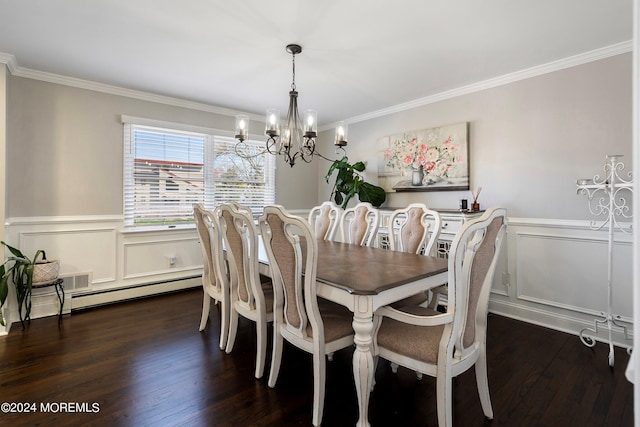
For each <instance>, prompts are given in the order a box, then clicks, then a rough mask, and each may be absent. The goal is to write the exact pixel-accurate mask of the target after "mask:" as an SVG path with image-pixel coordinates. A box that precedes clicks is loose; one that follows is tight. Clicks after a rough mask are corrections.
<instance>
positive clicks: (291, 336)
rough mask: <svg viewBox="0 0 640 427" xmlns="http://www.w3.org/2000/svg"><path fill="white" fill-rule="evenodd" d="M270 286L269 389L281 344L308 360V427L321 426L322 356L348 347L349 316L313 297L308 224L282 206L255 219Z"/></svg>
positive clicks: (313, 243)
mask: <svg viewBox="0 0 640 427" xmlns="http://www.w3.org/2000/svg"><path fill="white" fill-rule="evenodd" d="M259 224H260V230H261V235H262V239H263V242H264V245H265V249H266V252H267V257H268V259H269V267H270V269H271V278H272V280H273V286H274V300H275V305H274V307H275V308H274V320H273V355H272V360H271V372H270V373H269V381H268V385H269V387H272V388H273V387H275V384H276V381H277V379H278V373H279V371H280V365H281V362H282V350H283V340H286V341H288V342H289V343H291V344H293V345H294V346H296V347H298V348H299V349H301V350H303V351H306V352H308V353H311V354H312V355H313V419H312V421H313V425H314V426H318V425H320V422H321V421H322V412H323V408H324V394H325V377H326V358H325V356H327V355H329V354H331V353H333V352H335V351H337V350H340V349H343V348H346V347H350V346H352V345H353V337H354V333H353V327H352V322H353V314H352V313H351V312H349V310H347V309H346V308H344V307H342V306H339V305H337V304H334V303H332V302H329V301H326V300H319V299H318V297H317V294H316V270H317V262H318V242H317V240H316V238H315V235H314V233H313V231H312V229H311V225H310V224H309V222H308V221H306V220H304V219H302V218H299V217H296V216H293V215H290V214H289V213H288V212H287V211H286V210H285V209H284V208H283V207H282V206H267V207H265V208H264V213H263V214H262V215H261V216H260V218H259ZM303 272H304V274H303Z"/></svg>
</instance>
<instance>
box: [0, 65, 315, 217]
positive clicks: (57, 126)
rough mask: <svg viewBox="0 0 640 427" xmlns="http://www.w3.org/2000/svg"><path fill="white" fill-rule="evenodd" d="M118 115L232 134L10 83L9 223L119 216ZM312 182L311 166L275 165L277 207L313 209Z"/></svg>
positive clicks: (133, 105)
mask: <svg viewBox="0 0 640 427" xmlns="http://www.w3.org/2000/svg"><path fill="white" fill-rule="evenodd" d="M123 114H125V115H130V116H136V117H144V118H149V119H155V120H164V121H169V122H176V123H183V124H188V125H194V126H203V127H208V128H214V129H222V130H228V131H230V132H229V133H230V134H231V132H232V131H233V128H234V118H233V117H230V116H224V115H220V114H213V113H209V112H204V111H197V110H192V109H187V108H181V107H176V106H171V105H166V104H161V103H155V102H149V101H143V100H139V99H133V98H128V97H124V96H117V95H110V94H106V93H101V92H94V91H90V90H86V89H80V88H74V87H69V86H64V85H59V84H53V83H47V82H42V81H37V80H33V79H28V78H22V77H16V76H13V77H12V78H11V81H10V84H9V89H8V129H7V130H8V138H7V159H8V160H7V164H8V165H7V176H8V178H7V185H6V188H7V216H8V217H9V218H12V217H41V216H77V215H121V214H122V161H123V160H122V157H123V153H122V150H123V141H122V138H123V137H122V124H121V121H120V116H121V115H123ZM4 116H5V115H4V114H3V115H2V117H4ZM254 125H256V129H257V127H259V126H257V124H255V123H254ZM256 129H252V130H256ZM316 175H317V167H316V166H315V165H296V166H295V167H294V168H293V169H291V168H290V167H289V166H288V165H286V164H284V163H283V162H281V161H279V162H278V168H277V171H276V201H277V202H278V203H280V204H283V205H285V206H287V207H290V208H301V207H308V206H312V205H313V204H314V203H315V200H316V198H317V186H316V181H315V177H316Z"/></svg>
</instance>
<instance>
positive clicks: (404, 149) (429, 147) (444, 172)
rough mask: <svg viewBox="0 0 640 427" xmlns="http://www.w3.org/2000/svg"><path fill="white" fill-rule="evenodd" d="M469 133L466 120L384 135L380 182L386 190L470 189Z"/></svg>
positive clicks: (380, 142) (379, 171) (379, 150)
mask: <svg viewBox="0 0 640 427" xmlns="http://www.w3.org/2000/svg"><path fill="white" fill-rule="evenodd" d="M468 135H469V126H468V123H467V122H462V123H456V124H452V125H447V126H440V127H434V128H430V129H423V130H418V131H412V132H403V133H399V134H396V135H390V136H385V137H383V138H380V139H379V140H378V142H377V148H378V185H380V186H381V187H382V188H384V189H385V191H386V192H394V191H459V190H468V189H469V139H468Z"/></svg>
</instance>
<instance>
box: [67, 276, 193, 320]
mask: <svg viewBox="0 0 640 427" xmlns="http://www.w3.org/2000/svg"><path fill="white" fill-rule="evenodd" d="M199 286H202V279H201V278H200V276H192V277H187V278H183V279H177V280H171V281H165V282H154V283H145V284H139V285H134V286H128V287H125V288H119V289H102V290H99V291H95V292H91V293H86V294H78V295H73V296H72V298H71V312H73V311H76V310H82V309H87V308H92V307H97V306H100V305H106V304H112V303H116V302H123V301H129V300H133V299H138V298H144V297H148V296H153V295H159V294H166V293H170V292H174V291H181V290H184V289H191V288H196V287H199Z"/></svg>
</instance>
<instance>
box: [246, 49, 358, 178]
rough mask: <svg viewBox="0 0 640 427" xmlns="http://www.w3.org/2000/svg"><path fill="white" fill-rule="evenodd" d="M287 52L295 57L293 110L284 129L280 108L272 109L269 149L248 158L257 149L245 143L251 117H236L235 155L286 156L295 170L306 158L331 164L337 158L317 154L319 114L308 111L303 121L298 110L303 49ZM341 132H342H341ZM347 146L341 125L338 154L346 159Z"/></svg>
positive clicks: (269, 111) (268, 139) (338, 135)
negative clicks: (298, 74)
mask: <svg viewBox="0 0 640 427" xmlns="http://www.w3.org/2000/svg"><path fill="white" fill-rule="evenodd" d="M286 50H287V52H288V53H290V54H291V91H290V92H289V109H288V111H287V116H286V118H285V123H284V127H282V128H281V127H280V112H279V111H278V110H277V109H268V110H267V119H266V129H265V134H266V135H267V140H266V144H265V148H264V149H263V150H262V151H261V152H259V153H256V154H252V155H248V154H246V153H248V152H252V151H253V150H254V149H255V148H254V147H252V149H249V148H250V147H249V146H248V144H246V143H245V142H244V140H245V139H246V138H247V136H248V132H249V117H248V116H246V115H238V116H236V138H237V139H238V141H239V142H238V143H237V144H236V146H235V152H236V154H237V155H238V156H240V157H243V158H251V157H257V156H260V155H263V154H265V153H266V154H272V155H277V156H282V157H283V159H284V161H285V162H286V163H287V164H289V165H290V166H291V167H293V165H294V164H295V162H296V160H298V159H302V161H304V162H306V163H311V161H312V160H313V157H314V156H318V157H320V158H321V159H324V160H327V161H329V162H334V161H335V160H334V159H330V158H328V157H325V156H323V155H322V154H321V153H319V152H317V151H316V137H317V136H318V134H317V123H318V117H317V112H316V111H314V110H307V111H305V114H304V122H303V120H302V118H301V116H300V113H299V111H298V92H297V90H296V55H297V54H299V53H302V47H301V46H300V45H297V44H289V45H287V47H286ZM340 123H342V122H340ZM339 125H340V124H339ZM338 129H340V131H339V130H338ZM346 144H347V141H346V127H340V126H339V128H337V129H336V154H339V151H338V150H337V148H340V149H341V150H342V152H343V153H344V156H346V151H345V149H344V146H345V145H346Z"/></svg>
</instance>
